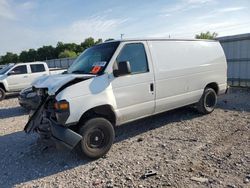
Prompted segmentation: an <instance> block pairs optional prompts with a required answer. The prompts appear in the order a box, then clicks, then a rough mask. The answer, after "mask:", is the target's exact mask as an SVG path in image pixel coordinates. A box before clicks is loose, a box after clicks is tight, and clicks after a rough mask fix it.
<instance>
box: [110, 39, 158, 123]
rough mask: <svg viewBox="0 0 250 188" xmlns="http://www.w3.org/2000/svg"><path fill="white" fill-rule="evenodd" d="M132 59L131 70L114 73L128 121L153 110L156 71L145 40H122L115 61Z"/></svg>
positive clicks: (117, 95) (116, 90) (122, 116)
mask: <svg viewBox="0 0 250 188" xmlns="http://www.w3.org/2000/svg"><path fill="white" fill-rule="evenodd" d="M122 61H129V63H130V66H131V74H129V75H125V76H119V77H115V78H114V80H113V81H112V88H113V92H114V96H115V100H116V104H117V109H118V111H119V114H120V120H119V121H120V122H121V123H125V122H128V121H130V120H135V119H138V118H140V117H144V116H148V115H151V114H153V113H154V108H155V91H154V72H153V67H152V62H151V57H150V56H149V49H148V46H147V43H146V42H133V43H131V42H123V43H121V50H120V53H119V54H118V56H117V58H116V62H122Z"/></svg>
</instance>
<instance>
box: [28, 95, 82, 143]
mask: <svg viewBox="0 0 250 188" xmlns="http://www.w3.org/2000/svg"><path fill="white" fill-rule="evenodd" d="M47 100H48V99H46V100H45V102H43V103H41V104H40V105H39V107H38V108H37V109H36V111H35V112H34V113H33V115H32V116H31V117H30V119H29V121H28V123H27V124H26V126H25V128H24V131H25V132H26V133H30V132H37V133H39V134H40V135H46V136H49V137H52V138H54V139H53V140H57V141H59V142H60V143H63V144H65V145H66V146H67V147H69V148H74V147H75V146H76V145H77V144H78V143H79V142H80V141H81V139H82V136H81V135H79V134H78V133H76V132H74V131H73V130H71V129H69V128H66V127H64V126H62V125H60V124H58V123H57V122H56V121H54V120H53V119H51V118H50V117H47V116H46V113H45V109H44V106H45V104H46V101H47Z"/></svg>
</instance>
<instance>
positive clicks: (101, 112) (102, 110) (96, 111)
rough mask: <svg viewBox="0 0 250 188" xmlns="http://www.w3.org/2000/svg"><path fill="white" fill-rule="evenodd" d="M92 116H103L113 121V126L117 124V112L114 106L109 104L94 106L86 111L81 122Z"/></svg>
mask: <svg viewBox="0 0 250 188" xmlns="http://www.w3.org/2000/svg"><path fill="white" fill-rule="evenodd" d="M92 117H103V118H106V119H107V120H109V121H110V122H111V124H112V125H113V126H115V125H116V113H115V111H114V109H113V107H112V106H111V105H109V104H105V105H100V106H96V107H93V108H91V109H89V110H87V111H86V112H84V113H83V114H82V116H81V118H80V120H79V123H81V124H82V123H84V122H85V121H87V120H89V119H90V118H92Z"/></svg>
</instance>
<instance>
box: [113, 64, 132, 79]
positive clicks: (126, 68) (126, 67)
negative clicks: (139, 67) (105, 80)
mask: <svg viewBox="0 0 250 188" xmlns="http://www.w3.org/2000/svg"><path fill="white" fill-rule="evenodd" d="M130 73H131V67H130V63H129V61H121V62H118V63H117V69H115V70H114V71H113V74H114V76H115V77H118V76H124V75H128V74H130Z"/></svg>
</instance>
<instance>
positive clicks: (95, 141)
mask: <svg viewBox="0 0 250 188" xmlns="http://www.w3.org/2000/svg"><path fill="white" fill-rule="evenodd" d="M87 145H88V147H89V148H93V149H96V148H102V147H104V146H105V134H104V132H103V131H102V130H101V129H94V130H92V131H91V132H90V133H89V134H88V136H87Z"/></svg>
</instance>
